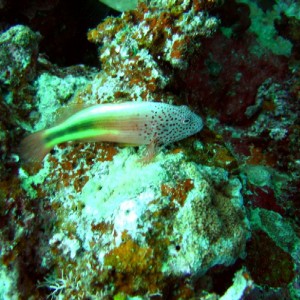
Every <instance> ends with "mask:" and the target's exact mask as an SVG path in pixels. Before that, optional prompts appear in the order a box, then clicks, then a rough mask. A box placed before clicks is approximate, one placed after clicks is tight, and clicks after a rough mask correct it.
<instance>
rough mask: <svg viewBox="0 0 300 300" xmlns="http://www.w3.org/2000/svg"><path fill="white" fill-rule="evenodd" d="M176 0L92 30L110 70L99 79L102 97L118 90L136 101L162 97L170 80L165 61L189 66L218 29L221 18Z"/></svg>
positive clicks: (142, 6)
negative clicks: (202, 39)
mask: <svg viewBox="0 0 300 300" xmlns="http://www.w3.org/2000/svg"><path fill="white" fill-rule="evenodd" d="M170 3H171V2H170ZM170 3H169V2H163V3H161V5H158V6H149V7H148V6H147V5H146V4H145V3H140V4H139V6H138V7H137V9H136V10H134V11H130V12H126V13H124V14H123V15H122V16H121V17H118V18H107V19H106V20H105V21H104V22H103V23H101V24H99V25H98V27H97V28H96V29H92V30H90V31H89V33H88V39H89V40H90V41H92V42H94V43H97V44H100V45H101V48H100V49H101V54H100V60H101V64H102V67H103V70H104V71H105V72H106V74H107V77H106V78H104V80H103V76H102V79H101V81H100V80H97V82H96V81H95V83H93V90H94V93H95V94H94V95H95V97H96V99H99V100H100V101H103V100H104V99H107V100H110V99H112V96H114V95H116V92H117V93H118V94H119V95H124V96H125V97H126V96H127V97H128V96H129V95H130V96H131V98H132V99H134V100H151V101H153V100H162V95H161V90H162V89H164V88H165V87H166V85H167V84H168V83H169V82H170V73H169V72H168V71H167V70H165V66H164V64H165V62H168V63H170V64H171V66H172V67H175V68H180V69H185V68H186V67H187V63H188V58H189V57H190V56H191V54H192V53H193V52H194V51H195V50H196V49H198V48H199V46H200V43H199V41H198V40H199V38H200V37H202V36H204V37H205V36H210V35H212V34H213V33H214V31H215V30H216V27H217V24H218V21H217V19H216V18H214V17H208V16H207V15H206V14H205V13H204V12H203V11H199V12H198V11H195V9H193V8H190V9H188V7H187V6H186V7H184V6H183V5H181V4H178V5H175V6H173V9H172V10H171V11H170V10H168V9H167V7H168V5H170ZM124 78H126V80H123V79H124ZM118 82H121V84H120V83H118ZM103 84H105V85H109V86H110V91H109V92H110V93H111V95H106V94H103V88H101V87H102V86H103ZM167 96H168V95H167ZM108 97H109V98H108ZM170 99H172V98H171V97H170Z"/></svg>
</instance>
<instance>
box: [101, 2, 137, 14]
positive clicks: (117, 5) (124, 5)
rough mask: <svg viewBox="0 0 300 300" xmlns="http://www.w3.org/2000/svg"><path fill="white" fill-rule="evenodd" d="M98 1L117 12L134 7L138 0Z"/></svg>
mask: <svg viewBox="0 0 300 300" xmlns="http://www.w3.org/2000/svg"><path fill="white" fill-rule="evenodd" d="M100 2H102V3H104V4H105V5H107V6H109V7H110V8H112V9H114V10H116V11H119V12H124V11H128V10H133V9H136V8H137V5H138V0H114V1H112V0H100Z"/></svg>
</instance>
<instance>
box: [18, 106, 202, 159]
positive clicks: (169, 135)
mask: <svg viewBox="0 0 300 300" xmlns="http://www.w3.org/2000/svg"><path fill="white" fill-rule="evenodd" d="M202 127H203V121H202V118H201V117H200V116H198V115H197V114H195V113H194V112H192V111H191V110H190V109H189V108H188V107H187V106H175V105H171V104H166V103H159V102H124V103H115V104H98V105H93V106H90V107H86V108H83V109H81V110H79V111H77V112H75V113H74V114H72V115H71V116H69V117H67V118H66V119H65V120H64V121H62V122H60V123H59V124H57V125H55V126H53V127H50V128H48V129H45V130H41V131H38V132H35V133H32V134H30V135H29V136H27V137H25V138H24V140H23V141H22V142H21V144H20V146H21V150H20V156H21V158H23V159H25V160H29V161H30V160H35V161H41V160H42V159H43V158H44V157H45V156H46V154H47V153H48V152H50V151H51V149H53V147H54V146H56V145H58V144H61V143H65V142H113V143H118V144H125V145H134V146H140V145H148V149H149V152H151V151H153V149H154V148H155V146H157V145H168V144H170V143H173V142H176V141H179V140H182V139H184V138H186V137H188V136H191V135H193V134H195V133H197V132H198V131H200V130H201V129H202ZM151 149H152V150H151Z"/></svg>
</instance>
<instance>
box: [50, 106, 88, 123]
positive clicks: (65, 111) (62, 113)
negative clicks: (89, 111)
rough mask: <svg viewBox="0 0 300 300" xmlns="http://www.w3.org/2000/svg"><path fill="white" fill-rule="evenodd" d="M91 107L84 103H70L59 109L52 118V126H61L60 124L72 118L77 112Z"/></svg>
mask: <svg viewBox="0 0 300 300" xmlns="http://www.w3.org/2000/svg"><path fill="white" fill-rule="evenodd" d="M91 106H93V105H92V104H85V103H71V104H67V105H66V106H63V107H61V108H59V109H58V111H57V112H56V114H55V116H54V125H58V124H61V123H62V122H64V121H65V120H66V119H68V118H69V117H71V116H73V115H74V114H76V113H77V112H79V111H81V110H83V109H85V108H88V107H91Z"/></svg>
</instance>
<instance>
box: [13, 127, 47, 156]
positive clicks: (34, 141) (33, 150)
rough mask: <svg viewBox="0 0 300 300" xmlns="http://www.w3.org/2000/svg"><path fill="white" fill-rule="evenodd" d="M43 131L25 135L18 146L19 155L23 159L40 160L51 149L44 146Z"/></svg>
mask: <svg viewBox="0 0 300 300" xmlns="http://www.w3.org/2000/svg"><path fill="white" fill-rule="evenodd" d="M43 133H44V131H43V130H42V131H38V132H35V133H32V134H30V135H29V136H27V137H25V138H24V139H23V140H22V141H21V144H20V147H19V155H20V158H21V160H23V161H42V160H43V158H44V157H45V156H46V154H47V153H48V152H49V151H50V150H51V149H49V148H47V147H46V145H45V142H44V138H43Z"/></svg>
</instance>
